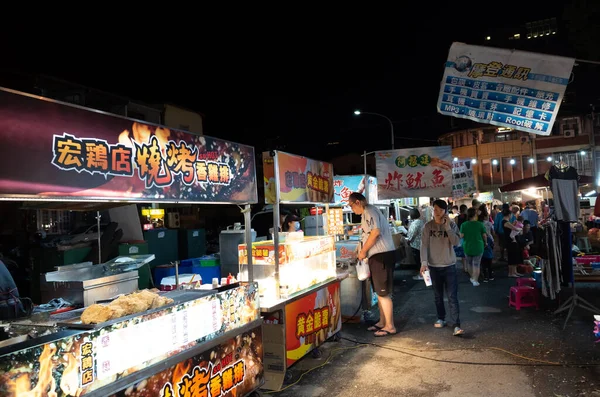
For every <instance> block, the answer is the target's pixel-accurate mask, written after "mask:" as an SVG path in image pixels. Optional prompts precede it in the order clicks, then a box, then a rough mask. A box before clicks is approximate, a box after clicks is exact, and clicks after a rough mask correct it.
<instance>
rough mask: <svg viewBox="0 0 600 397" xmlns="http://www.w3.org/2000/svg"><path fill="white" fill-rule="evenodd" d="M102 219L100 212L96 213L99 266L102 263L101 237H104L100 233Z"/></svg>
mask: <svg viewBox="0 0 600 397" xmlns="http://www.w3.org/2000/svg"><path fill="white" fill-rule="evenodd" d="M101 217H102V215H100V211H96V223H97V226H98V264H100V263H102V244H101V239H100V237H102V232H101V231H100V218H101Z"/></svg>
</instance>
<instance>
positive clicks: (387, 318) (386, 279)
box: [348, 193, 396, 336]
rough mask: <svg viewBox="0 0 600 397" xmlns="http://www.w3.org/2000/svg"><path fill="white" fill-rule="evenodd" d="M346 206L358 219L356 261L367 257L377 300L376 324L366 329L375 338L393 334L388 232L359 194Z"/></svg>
mask: <svg viewBox="0 0 600 397" xmlns="http://www.w3.org/2000/svg"><path fill="white" fill-rule="evenodd" d="M348 205H349V206H350V208H351V209H352V212H354V213H355V214H356V215H360V216H361V228H362V248H361V250H360V252H359V253H358V260H363V259H365V258H369V268H370V270H371V281H372V282H373V288H374V290H375V292H376V293H377V297H378V299H377V301H378V305H379V321H378V322H377V323H376V324H375V325H373V326H371V327H369V328H368V329H369V331H375V333H374V335H375V336H388V335H393V334H395V333H396V327H395V326H394V307H393V303H392V298H391V294H392V291H393V288H394V267H395V265H396V255H395V254H396V253H395V251H396V247H395V246H394V240H392V232H391V229H390V227H389V225H388V221H387V219H385V216H384V215H383V214H382V213H381V211H379V209H377V207H375V206H373V205H371V204H367V199H366V198H365V196H363V195H362V194H360V193H352V194H351V195H350V197H349V199H348Z"/></svg>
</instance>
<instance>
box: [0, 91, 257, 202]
mask: <svg viewBox="0 0 600 397" xmlns="http://www.w3.org/2000/svg"><path fill="white" fill-rule="evenodd" d="M0 140H1V141H2V142H3V145H2V146H1V148H0V167H2V168H3V169H5V170H8V169H10V170H11V171H10V172H8V173H4V175H3V176H2V178H0V196H5V197H11V198H35V199H53V200H78V201H85V200H88V201H94V200H95V201H98V200H109V199H110V200H125V201H153V202H160V201H169V202H174V201H177V202H182V203H186V202H189V203H214V202H232V203H256V202H257V201H258V193H257V181H256V164H255V156H254V148H252V147H251V146H246V145H241V144H238V143H233V142H228V141H224V140H221V139H217V138H212V137H208V136H203V135H194V134H190V133H187V132H183V131H178V130H172V129H169V128H167V127H164V126H156V125H152V124H145V123H142V122H138V121H133V120H130V119H126V118H123V117H119V116H115V115H110V114H107V113H101V112H97V111H93V110H85V109H81V108H78V107H74V106H69V105H65V104H61V103H57V102H53V101H51V100H46V99H39V98H37V97H33V96H28V95H25V94H19V93H13V92H9V91H5V90H0ZM24 159H26V165H27V166H15V165H18V164H23V161H25V160H24Z"/></svg>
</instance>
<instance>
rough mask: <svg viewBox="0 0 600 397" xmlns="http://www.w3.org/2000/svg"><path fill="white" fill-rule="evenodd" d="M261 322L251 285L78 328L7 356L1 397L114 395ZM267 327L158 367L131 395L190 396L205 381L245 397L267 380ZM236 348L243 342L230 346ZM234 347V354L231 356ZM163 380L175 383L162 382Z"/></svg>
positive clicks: (0, 369)
mask: <svg viewBox="0 0 600 397" xmlns="http://www.w3.org/2000/svg"><path fill="white" fill-rule="evenodd" d="M259 319H260V316H259V305H258V284H257V283H252V284H246V285H243V286H240V287H238V288H233V289H230V290H227V291H222V292H219V293H217V294H213V295H209V296H202V297H200V298H198V299H193V300H191V301H187V302H183V303H180V304H178V305H175V306H171V307H166V308H165V309H162V310H160V311H153V312H150V313H149V314H140V316H136V317H134V318H130V319H127V320H124V321H122V322H117V323H113V324H111V325H107V326H106V327H102V328H100V329H97V330H91V331H82V332H79V333H77V332H75V333H74V332H73V331H71V332H70V333H68V334H67V335H68V336H66V337H63V338H62V339H57V340H53V341H50V342H44V343H43V344H40V345H37V346H32V347H28V348H25V349H23V350H17V351H16V352H11V353H8V354H5V355H1V356H0V396H11V397H13V396H14V397H18V396H34V395H35V396H56V397H67V396H83V395H86V394H89V393H91V392H92V391H97V394H99V395H109V394H110V393H103V392H102V390H107V389H108V388H110V385H111V384H112V383H114V382H115V381H117V380H119V379H122V378H124V377H127V376H130V375H133V374H136V373H138V372H139V371H142V370H144V369H146V368H148V367H149V366H151V365H153V364H157V363H161V362H165V360H168V359H169V358H170V357H172V356H174V355H176V354H178V353H181V352H183V351H187V350H191V349H199V346H201V345H202V344H203V343H205V342H207V341H210V340H213V339H215V338H217V337H219V336H221V335H224V334H225V333H227V332H228V331H232V330H235V329H239V328H241V327H242V326H244V325H246V324H250V323H252V322H258V321H259ZM259 324H260V323H259ZM254 328H255V327H254ZM260 331H261V328H260V325H259V326H258V328H255V329H254V330H253V331H252V332H249V333H246V334H244V335H242V336H238V337H237V338H235V339H234V340H231V341H229V342H226V343H225V344H224V345H221V346H220V347H217V348H215V349H213V350H212V352H208V353H207V354H203V355H200V356H197V357H196V358H192V359H189V360H187V361H184V362H183V363H180V364H178V365H176V366H175V367H171V368H170V369H168V370H167V372H165V371H162V372H159V373H158V374H156V375H153V376H151V377H150V378H149V379H147V382H140V383H138V385H140V384H144V386H143V387H136V388H134V391H133V392H132V393H133V394H130V393H129V392H128V394H127V395H128V396H130V397H131V396H166V395H173V396H181V395H186V396H187V395H189V394H184V390H190V388H192V386H195V387H198V388H202V387H203V386H206V387H207V388H208V390H211V393H217V390H218V385H220V386H221V390H220V394H209V395H211V396H216V395H222V396H236V395H245V394H246V393H247V392H248V391H250V390H252V388H253V387H255V386H257V385H259V384H260V382H261V377H262V355H260V354H259V353H257V352H259V351H260V347H261V346H262V337H261V333H260ZM233 346H236V347H235V348H233V350H231V348H232V347H233ZM226 351H227V352H226ZM232 351H233V352H235V353H234V354H233V355H231V356H230V355H228V354H227V353H228V352H232ZM213 353H214V354H213ZM209 357H210V358H211V360H210V361H208V358H209ZM219 358H220V360H219ZM240 362H242V364H240ZM196 367H198V371H196ZM31 368H35V369H36V370H34V371H32V370H31ZM163 368H165V367H163ZM184 369H185V370H184ZM174 371H178V372H174ZM167 375H168V376H167ZM171 375H172V376H171ZM175 375H177V376H175ZM230 375H231V379H230ZM133 376H134V377H135V375H133ZM200 378H201V379H204V378H206V382H204V380H203V381H202V382H200V381H199V379H200ZM138 379H139V377H138ZM160 379H163V380H164V379H170V382H165V381H163V382H162V383H161V382H159V380H160ZM139 380H140V381H141V379H139ZM159 383H160V384H159ZM205 383H206V384H205ZM192 389H193V388H192ZM236 390H237V391H236ZM46 392H47V393H46ZM161 392H162V393H164V394H161ZM173 392H174V393H175V394H168V393H173ZM240 392H241V393H240ZM177 393H179V394H177ZM236 393H237V394H236ZM117 395H118V396H123V395H125V394H123V393H118V394H117ZM192 395H197V394H192Z"/></svg>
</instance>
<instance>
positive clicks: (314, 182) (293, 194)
mask: <svg viewBox="0 0 600 397" xmlns="http://www.w3.org/2000/svg"><path fill="white" fill-rule="evenodd" d="M277 163H278V165H279V195H280V196H279V197H280V200H281V202H290V203H294V202H305V203H332V202H333V165H332V164H330V163H324V162H322V161H317V160H312V159H309V158H306V157H302V156H296V155H293V154H289V153H285V152H279V151H278V152H277ZM263 174H264V184H265V203H267V204H273V203H275V200H276V190H275V189H276V184H275V162H274V159H273V157H271V155H270V153H269V152H264V153H263Z"/></svg>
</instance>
